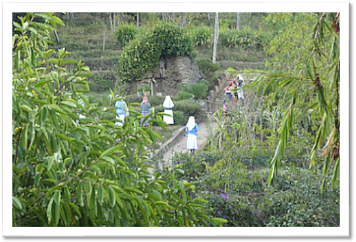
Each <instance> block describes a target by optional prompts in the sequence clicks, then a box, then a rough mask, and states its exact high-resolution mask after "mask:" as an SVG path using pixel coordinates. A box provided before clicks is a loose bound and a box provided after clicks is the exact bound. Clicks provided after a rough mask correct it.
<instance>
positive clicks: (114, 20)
mask: <svg viewBox="0 0 356 242" xmlns="http://www.w3.org/2000/svg"><path fill="white" fill-rule="evenodd" d="M113 15H114V19H113V22H114V31H115V30H116V13H113Z"/></svg>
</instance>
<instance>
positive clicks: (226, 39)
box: [219, 28, 271, 50]
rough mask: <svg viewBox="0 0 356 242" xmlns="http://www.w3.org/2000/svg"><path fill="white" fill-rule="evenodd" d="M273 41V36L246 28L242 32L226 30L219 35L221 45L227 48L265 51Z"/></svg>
mask: <svg viewBox="0 0 356 242" xmlns="http://www.w3.org/2000/svg"><path fill="white" fill-rule="evenodd" d="M270 41H271V35H270V34H268V33H265V32H257V31H253V30H251V29H248V28H245V29H242V30H236V29H233V30H230V29H229V30H225V31H221V32H220V33H219V44H220V45H222V46H225V47H227V48H237V49H247V48H256V49H258V50H263V48H264V46H266V45H268V44H269V42H270Z"/></svg>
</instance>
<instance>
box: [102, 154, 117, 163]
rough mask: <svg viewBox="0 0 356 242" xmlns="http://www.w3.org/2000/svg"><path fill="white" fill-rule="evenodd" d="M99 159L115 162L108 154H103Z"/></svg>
mask: <svg viewBox="0 0 356 242" xmlns="http://www.w3.org/2000/svg"><path fill="white" fill-rule="evenodd" d="M100 159H102V160H105V161H107V162H109V163H111V164H115V161H114V160H113V159H112V158H111V157H109V156H103V157H100Z"/></svg>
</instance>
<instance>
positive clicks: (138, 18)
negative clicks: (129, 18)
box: [137, 12, 140, 28]
mask: <svg viewBox="0 0 356 242" xmlns="http://www.w3.org/2000/svg"><path fill="white" fill-rule="evenodd" d="M138 27H140V14H139V12H137V28H138Z"/></svg>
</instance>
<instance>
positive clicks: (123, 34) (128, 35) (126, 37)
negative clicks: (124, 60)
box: [115, 24, 137, 46]
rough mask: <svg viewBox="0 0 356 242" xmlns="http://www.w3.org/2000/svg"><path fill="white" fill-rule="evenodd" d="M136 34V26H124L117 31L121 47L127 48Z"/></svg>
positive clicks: (116, 34)
mask: <svg viewBox="0 0 356 242" xmlns="http://www.w3.org/2000/svg"><path fill="white" fill-rule="evenodd" d="M136 33H137V27H136V26H135V25H133V24H124V25H122V26H120V27H119V28H118V29H117V31H116V32H115V36H116V39H117V41H118V42H119V43H120V45H121V46H125V44H127V43H129V42H130V41H131V40H132V39H134V38H135V34H136Z"/></svg>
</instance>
